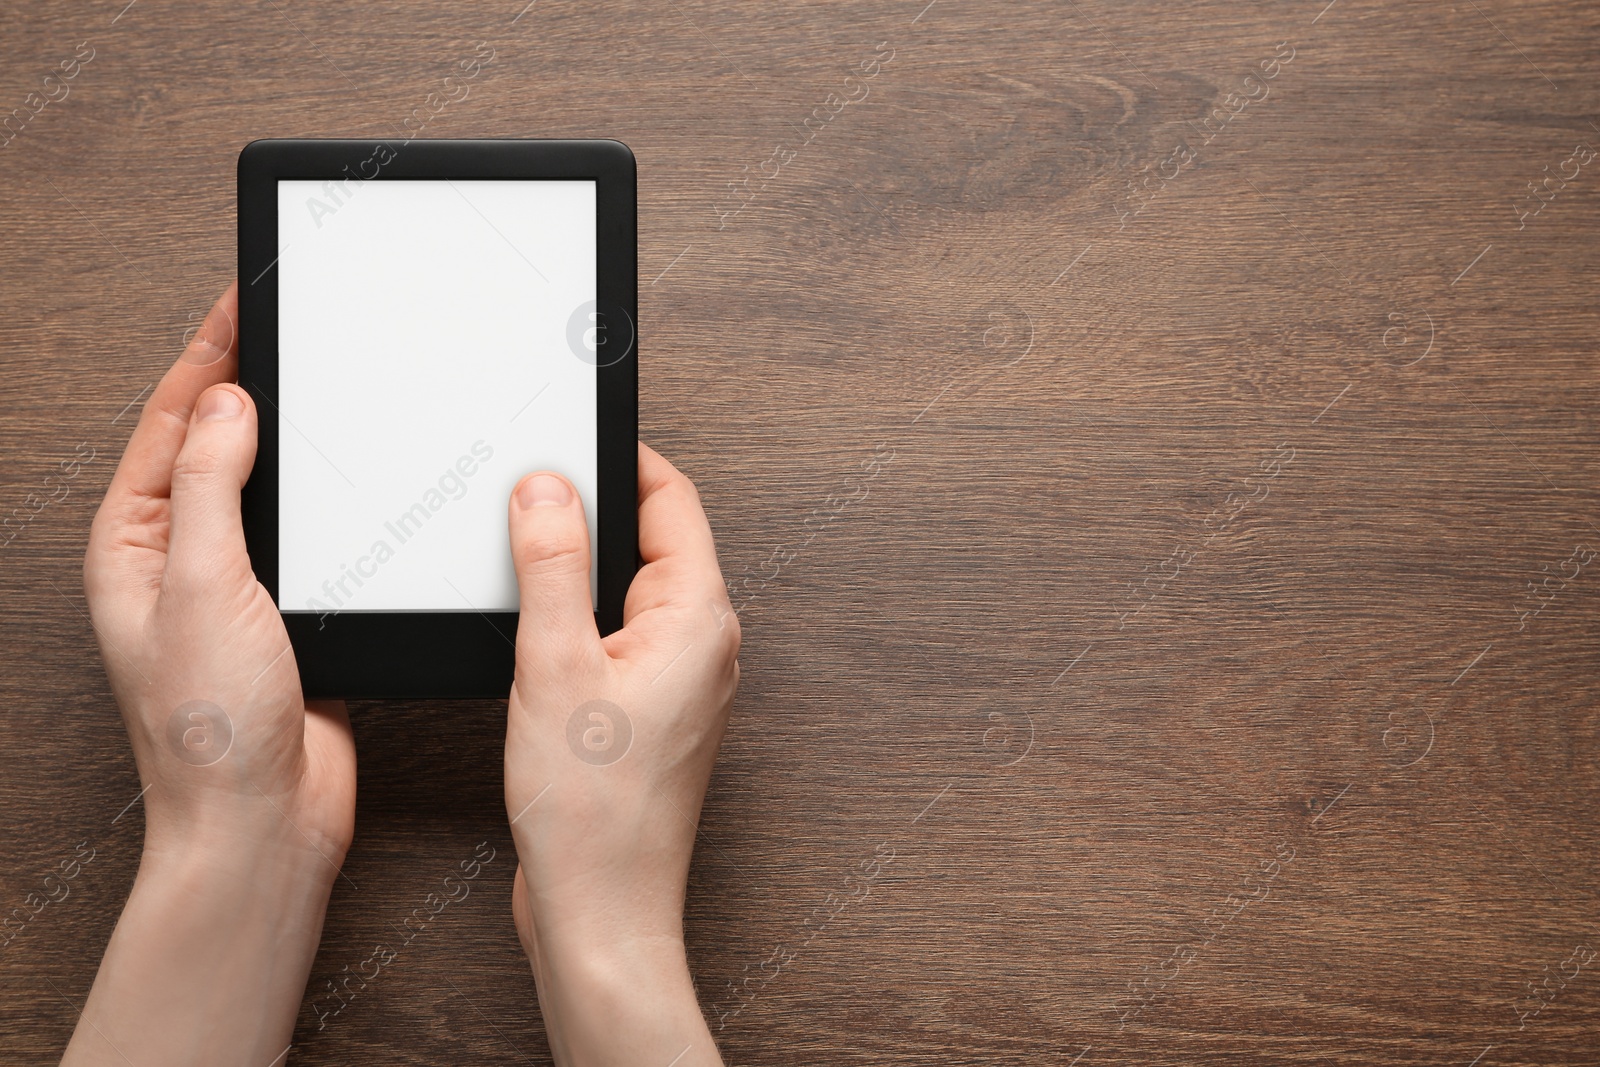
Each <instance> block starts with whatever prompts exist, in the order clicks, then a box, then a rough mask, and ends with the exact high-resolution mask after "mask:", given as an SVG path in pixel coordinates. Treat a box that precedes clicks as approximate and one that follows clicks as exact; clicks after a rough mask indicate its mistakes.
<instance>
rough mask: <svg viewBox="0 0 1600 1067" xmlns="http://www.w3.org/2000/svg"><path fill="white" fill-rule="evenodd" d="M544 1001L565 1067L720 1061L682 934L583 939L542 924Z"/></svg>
mask: <svg viewBox="0 0 1600 1067" xmlns="http://www.w3.org/2000/svg"><path fill="white" fill-rule="evenodd" d="M533 947H534V951H533V955H532V963H533V972H534V979H535V983H536V985H537V987H538V992H539V1006H540V1010H541V1012H542V1013H543V1015H544V1019H545V1027H546V1030H547V1032H548V1033H549V1035H550V1045H551V1051H552V1052H553V1053H554V1055H555V1058H556V1062H557V1064H560V1065H561V1067H588V1065H590V1064H611V1063H619V1064H620V1063H644V1062H660V1063H673V1064H675V1067H703V1065H711V1064H721V1062H722V1060H721V1058H720V1056H718V1054H717V1050H716V1045H715V1043H714V1042H713V1041H712V1038H711V1034H710V1030H709V1029H708V1028H707V1026H706V1023H705V1019H704V1016H703V1015H702V1014H701V1012H700V1005H699V1001H698V999H697V997H696V995H695V989H694V980H693V978H692V977H691V976H690V974H689V965H688V956H687V953H686V952H685V950H684V945H683V940H682V938H681V937H672V936H662V937H652V938H646V939H622V938H609V939H604V940H600V939H584V938H573V937H571V936H564V935H563V934H562V932H561V931H560V930H558V929H555V928H550V929H546V928H542V927H541V928H538V929H536V932H535V937H534V946H533Z"/></svg>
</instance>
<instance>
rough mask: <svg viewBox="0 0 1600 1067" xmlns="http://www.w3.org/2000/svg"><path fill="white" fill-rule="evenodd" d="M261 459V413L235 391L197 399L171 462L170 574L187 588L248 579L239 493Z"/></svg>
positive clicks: (214, 390) (216, 390)
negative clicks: (258, 417)
mask: <svg viewBox="0 0 1600 1067" xmlns="http://www.w3.org/2000/svg"><path fill="white" fill-rule="evenodd" d="M255 461H256V409H255V405H254V404H253V403H252V402H251V400H250V396H249V394H248V393H246V392H245V391H244V390H243V389H240V388H239V387H238V386H237V385H230V384H223V385H214V386H212V387H211V388H210V389H207V390H206V391H205V392H204V393H202V394H200V399H199V402H198V403H196V404H195V407H194V413H193V414H192V415H191V416H190V419H189V427H188V430H187V431H186V433H185V435H184V439H183V447H182V448H181V449H180V450H179V451H178V457H177V459H176V460H174V461H173V464H172V530H171V536H170V540H169V543H168V546H167V572H168V575H169V577H171V578H172V579H173V580H175V581H177V582H179V583H181V584H183V585H192V584H200V585H203V584H209V583H214V582H218V581H234V580H237V579H238V578H240V577H242V576H244V577H247V576H249V575H250V574H251V573H252V572H251V568H250V556H249V552H248V551H247V550H246V548H245V542H244V527H243V525H242V523H241V522H240V519H239V490H240V488H242V487H243V486H244V483H245V480H246V479H247V478H249V477H250V468H251V467H252V466H253V465H254V464H255Z"/></svg>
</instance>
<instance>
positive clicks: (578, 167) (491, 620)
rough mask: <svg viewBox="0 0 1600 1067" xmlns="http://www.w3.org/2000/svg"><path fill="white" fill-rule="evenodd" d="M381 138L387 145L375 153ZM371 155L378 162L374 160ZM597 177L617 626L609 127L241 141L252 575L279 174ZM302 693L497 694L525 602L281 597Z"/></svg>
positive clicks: (614, 193) (621, 451) (264, 444)
mask: <svg viewBox="0 0 1600 1067" xmlns="http://www.w3.org/2000/svg"><path fill="white" fill-rule="evenodd" d="M380 149H386V150H387V159H386V160H384V161H380V160H381V157H383V156H384V153H383V152H382V151H380ZM373 170H375V173H374V174H372V176H371V177H367V173H368V171H373ZM352 178H354V179H356V180H366V181H404V180H408V179H433V180H440V179H446V178H449V179H462V180H467V179H481V178H490V179H494V178H499V179H530V180H538V179H549V178H558V179H559V178H566V179H592V180H593V181H594V182H595V219H596V234H595V248H596V265H595V266H596V271H595V273H596V277H595V282H596V294H595V295H596V300H597V304H598V305H599V306H600V307H601V308H607V309H620V310H621V312H622V313H624V314H625V315H626V316H627V318H628V320H629V322H628V325H629V326H630V327H631V328H632V338H633V343H632V346H631V348H630V350H629V351H628V352H627V354H626V355H625V356H623V357H622V358H621V359H618V360H615V361H614V362H611V363H609V364H608V365H605V366H597V367H596V370H595V373H596V375H597V380H596V404H597V406H598V411H597V412H596V416H597V432H598V440H597V442H596V447H597V455H596V460H597V465H598V493H599V499H598V500H597V501H596V503H595V507H596V514H597V515H598V517H599V530H598V532H597V538H596V539H597V543H598V556H599V558H598V560H597V570H598V573H597V576H596V579H597V597H596V610H595V625H596V627H597V628H598V630H599V632H600V634H601V635H605V634H609V633H611V632H613V631H615V630H618V629H620V628H621V626H622V605H623V601H624V600H625V599H626V597H627V592H628V585H629V584H630V583H631V582H632V580H633V575H634V574H635V573H636V571H637V570H638V567H639V558H638V543H639V531H638V458H639V453H638V444H637V440H638V423H639V395H638V387H639V376H638V370H639V365H638V353H639V341H638V321H639V314H638V295H639V283H638V225H637V217H636V210H637V208H636V195H637V194H636V178H635V164H634V158H633V153H632V151H631V150H629V148H628V146H627V145H625V144H623V143H622V142H620V141H614V140H601V139H597V140H542V139H541V140H528V139H473V140H444V139H432V140H409V141H401V140H386V139H382V138H375V139H372V140H344V139H340V140H311V139H277V138H274V139H265V140H258V141H252V142H251V143H249V144H247V145H246V146H245V147H244V149H243V150H242V151H241V152H240V153H239V168H238V195H239V323H238V333H239V384H240V385H241V386H242V387H243V388H245V389H247V390H248V391H249V392H250V395H251V396H252V397H253V398H254V399H255V401H256V408H257V414H258V416H259V419H258V421H259V424H260V432H259V445H258V448H257V452H256V462H255V467H254V469H253V471H252V473H251V475H250V478H249V481H248V482H247V483H246V484H245V487H244V492H243V499H242V501H241V506H242V510H243V517H244V534H245V543H246V545H247V547H248V548H249V552H250V561H251V564H252V566H253V567H254V568H255V573H256V578H257V579H258V580H259V581H260V582H261V584H262V585H263V586H264V587H265V588H266V590H267V592H268V594H270V595H271V597H272V602H273V604H274V605H277V603H278V547H279V546H278V518H279V506H278V505H279V501H278V488H279V487H278V473H279V465H278V436H279V425H278V423H279V415H278V355H279V353H278V314H277V312H278V271H277V269H276V267H277V257H278V254H279V253H278V192H277V189H278V181H279V180H280V179H315V180H318V181H324V180H347V179H352ZM279 613H280V616H281V617H282V619H283V624H284V628H285V629H286V630H287V631H288V633H289V642H290V644H291V646H292V647H293V649H294V653H295V661H296V662H297V663H298V664H299V670H300V682H301V686H302V688H303V689H304V691H305V695H306V696H307V697H308V698H319V697H399V698H417V697H426V698H440V697H492V696H493V697H504V696H506V695H507V693H508V692H509V691H510V687H511V682H512V677H513V673H514V670H515V642H516V632H517V619H518V613H517V612H515V611H508V612H482V611H476V610H471V609H464V610H462V611H459V612H454V611H417V612H408V611H354V610H352V611H344V612H338V613H331V614H318V613H315V612H310V613H306V612H298V611H283V610H282V609H281V608H280V610H279Z"/></svg>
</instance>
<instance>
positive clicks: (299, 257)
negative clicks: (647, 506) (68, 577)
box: [261, 180, 598, 612]
mask: <svg viewBox="0 0 1600 1067" xmlns="http://www.w3.org/2000/svg"><path fill="white" fill-rule="evenodd" d="M595 241H596V238H595V183H594V182H593V181H567V180H561V181H547V180H536V181H535V180H487V181H463V180H448V181H432V180H426V181H413V180H386V181H368V182H356V181H349V182H344V183H342V184H341V183H326V182H321V181H286V180H285V181H279V182H278V248H279V250H280V254H279V259H278V265H277V270H278V359H279V365H278V390H279V397H278V404H279V409H278V411H277V412H273V411H270V410H267V411H263V412H262V413H261V414H262V417H263V418H277V419H278V428H279V436H278V441H279V471H280V474H279V483H278V537H279V541H278V544H279V556H278V606H279V607H280V608H281V609H282V610H284V611H318V612H326V611H338V612H345V611H352V612H359V611H471V610H478V611H515V610H516V609H517V603H518V597H517V582H516V574H515V571H514V570H513V569H512V564H511V555H510V540H509V535H508V533H507V528H506V507H507V501H508V499H509V497H510V494H511V490H512V489H513V487H514V486H515V485H516V483H517V481H518V480H519V479H521V477H522V476H523V475H524V474H526V473H527V472H529V471H532V470H538V469H548V470H554V471H557V472H559V473H561V474H564V475H566V476H567V477H568V478H570V479H571V480H572V483H573V484H574V485H576V486H577V488H578V491H579V493H580V494H581V495H582V498H583V505H584V512H585V515H586V517H587V519H588V524H589V548H590V559H591V562H592V561H594V560H595V559H596V558H597V557H596V555H595V553H596V545H597V542H596V513H595V500H596V495H597V489H598V484H597V483H598V471H597V458H596V388H595V386H596V370H595V366H594V363H593V357H592V356H590V358H589V359H588V360H587V361H586V360H585V359H583V358H580V356H579V354H578V352H576V351H574V346H573V345H572V344H571V343H570V341H569V336H570V329H569V326H570V323H571V322H572V321H573V319H574V316H575V315H576V316H578V317H579V319H584V318H586V316H585V315H584V310H585V308H584V305H585V304H590V302H592V301H594V300H595V298H596V281H595V258H596V249H595ZM590 306H591V307H592V304H590ZM588 340H589V341H591V342H592V341H593V340H594V338H593V335H592V334H591V335H590V336H589V338H588ZM589 581H590V596H591V599H592V598H594V596H595V584H596V570H595V568H594V567H593V566H591V568H590V576H589Z"/></svg>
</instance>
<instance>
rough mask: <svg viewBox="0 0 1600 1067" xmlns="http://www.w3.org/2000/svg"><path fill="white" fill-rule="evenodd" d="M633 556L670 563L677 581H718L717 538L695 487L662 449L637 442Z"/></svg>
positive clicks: (720, 577)
mask: <svg viewBox="0 0 1600 1067" xmlns="http://www.w3.org/2000/svg"><path fill="white" fill-rule="evenodd" d="M638 555H640V558H643V560H645V565H646V566H648V565H653V563H669V565H670V566H666V568H661V569H670V571H672V574H674V576H675V577H678V579H685V581H691V582H704V584H710V585H717V587H720V585H722V568H720V566H718V565H717V542H715V539H714V537H712V534H710V522H709V520H707V518H706V509H704V507H702V506H701V499H699V490H696V488H694V483H693V482H690V480H688V477H685V475H683V472H680V470H678V469H677V467H674V466H672V464H670V462H667V459H666V458H664V456H661V453H658V451H656V450H654V448H651V446H650V445H645V443H643V442H640V443H638Z"/></svg>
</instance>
